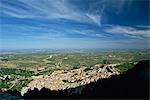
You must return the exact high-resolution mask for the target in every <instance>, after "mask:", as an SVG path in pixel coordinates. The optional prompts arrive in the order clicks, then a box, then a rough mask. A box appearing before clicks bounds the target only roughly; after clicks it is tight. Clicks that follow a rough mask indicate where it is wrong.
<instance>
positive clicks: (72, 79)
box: [21, 64, 119, 95]
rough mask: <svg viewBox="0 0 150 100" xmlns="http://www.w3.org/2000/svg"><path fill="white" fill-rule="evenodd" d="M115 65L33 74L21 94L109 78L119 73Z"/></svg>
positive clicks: (61, 88)
mask: <svg viewBox="0 0 150 100" xmlns="http://www.w3.org/2000/svg"><path fill="white" fill-rule="evenodd" d="M115 66H116V64H109V65H101V64H97V65H95V66H94V67H91V68H89V69H87V68H86V67H82V68H79V69H74V70H69V71H65V70H59V71H55V72H53V73H52V74H51V75H50V76H44V75H40V76H33V77H32V78H33V81H31V82H30V83H29V84H28V86H27V87H23V88H22V90H21V94H22V95H24V94H25V93H26V92H27V91H28V90H29V89H31V90H33V89H34V88H37V89H39V90H41V89H42V88H43V87H45V88H48V89H50V90H56V91H58V90H64V89H69V88H76V87H78V86H83V85H86V84H89V83H91V82H95V81H97V80H99V79H103V78H109V77H111V76H112V75H116V74H119V72H118V71H117V69H116V68H115Z"/></svg>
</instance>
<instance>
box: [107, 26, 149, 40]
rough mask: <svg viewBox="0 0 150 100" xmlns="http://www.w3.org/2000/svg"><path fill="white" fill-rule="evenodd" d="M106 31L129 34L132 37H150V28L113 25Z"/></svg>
mask: <svg viewBox="0 0 150 100" xmlns="http://www.w3.org/2000/svg"><path fill="white" fill-rule="evenodd" d="M105 32H107V33H114V34H122V35H128V36H131V37H136V36H140V37H146V38H150V29H146V30H140V29H136V28H133V27H129V26H119V25H111V26H109V27H108V28H106V29H105Z"/></svg>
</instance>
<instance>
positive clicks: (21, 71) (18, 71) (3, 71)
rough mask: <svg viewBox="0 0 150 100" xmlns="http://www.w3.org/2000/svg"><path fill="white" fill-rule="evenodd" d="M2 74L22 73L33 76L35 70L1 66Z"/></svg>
mask: <svg viewBox="0 0 150 100" xmlns="http://www.w3.org/2000/svg"><path fill="white" fill-rule="evenodd" d="M0 74H1V75H11V74H15V75H20V76H25V77H31V76H32V75H33V74H34V72H32V71H26V70H22V69H15V68H0Z"/></svg>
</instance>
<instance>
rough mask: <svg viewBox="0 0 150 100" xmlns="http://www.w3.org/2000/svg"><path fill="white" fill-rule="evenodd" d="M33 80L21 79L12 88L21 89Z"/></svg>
mask: <svg viewBox="0 0 150 100" xmlns="http://www.w3.org/2000/svg"><path fill="white" fill-rule="evenodd" d="M31 81H32V80H31V79H30V80H29V79H24V80H19V81H18V82H17V83H16V84H15V85H14V86H13V87H12V90H17V91H21V89H22V87H25V86H27V85H28V84H29V83H30V82H31Z"/></svg>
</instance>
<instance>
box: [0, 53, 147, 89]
mask: <svg viewBox="0 0 150 100" xmlns="http://www.w3.org/2000/svg"><path fill="white" fill-rule="evenodd" d="M149 56H150V53H149V52H148V51H146V50H142V51H141V50H140V51H115V52H113V51H112V52H92V53H34V54H1V55H0V66H1V67H0V89H1V88H7V89H8V88H12V89H13V90H15V89H16V90H19V91H20V90H21V88H22V87H24V86H26V85H27V84H28V83H29V82H30V81H31V80H32V78H31V76H38V75H50V74H52V73H53V72H54V71H56V70H62V69H63V70H70V69H78V68H80V67H86V68H85V70H84V71H88V70H92V69H91V67H92V66H94V65H96V64H120V65H118V66H116V68H118V69H119V71H120V73H125V72H126V71H127V70H129V69H131V68H133V67H134V65H135V64H136V63H135V62H138V61H140V60H148V59H149ZM8 76H9V77H8ZM64 82H69V81H67V80H64Z"/></svg>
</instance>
